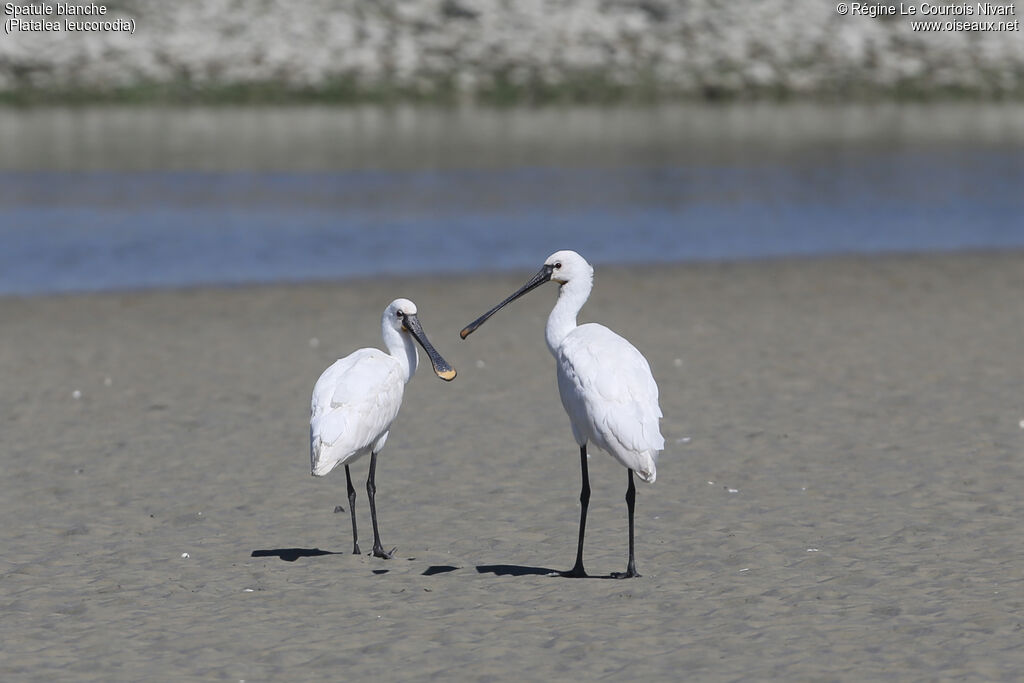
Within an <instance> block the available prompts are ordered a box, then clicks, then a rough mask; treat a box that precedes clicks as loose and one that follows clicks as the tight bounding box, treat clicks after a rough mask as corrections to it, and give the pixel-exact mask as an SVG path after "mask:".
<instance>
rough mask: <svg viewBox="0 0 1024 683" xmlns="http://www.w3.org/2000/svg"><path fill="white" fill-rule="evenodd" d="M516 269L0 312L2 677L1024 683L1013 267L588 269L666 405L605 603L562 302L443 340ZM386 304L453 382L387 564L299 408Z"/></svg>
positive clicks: (396, 476)
mask: <svg viewBox="0 0 1024 683" xmlns="http://www.w3.org/2000/svg"><path fill="white" fill-rule="evenodd" d="M543 256H545V255H544V254H539V255H538V264H539V263H540V261H541V260H542V259H543ZM531 274H532V271H531V270H527V271H523V272H514V273H502V274H500V275H492V276H484V275H478V276H460V277H445V278H439V277H437V278H416V279H382V280H367V281H360V282H349V283H341V284H337V283H323V284H314V285H301V286H266V287H246V288H234V289H230V288H229V289H194V290H183V291H161V292H144V293H116V294H102V295H81V296H60V297H40V298H24V299H20V298H5V299H0V330H2V337H3V343H2V345H0V377H2V380H3V381H2V386H0V424H2V430H0V462H2V464H3V487H4V490H3V496H2V498H0V517H2V519H3V520H4V524H3V527H2V531H0V536H2V546H3V548H4V550H5V552H4V553H3V557H2V559H0V577H2V578H0V605H2V607H3V614H4V619H3V620H2V622H0V642H2V643H3V647H2V651H0V677H2V678H3V679H4V680H8V681H15V680H41V681H42V680H46V681H51V680H75V681H111V680H125V681H128V680H132V681H137V680H168V681H169V680H225V681H240V680H245V681H266V680H288V681H304V680H354V679H356V678H367V677H371V676H372V677H373V678H374V679H375V680H389V679H430V678H438V679H449V680H474V681H484V680H583V679H604V678H608V679H618V680H621V679H624V678H625V679H636V680H639V679H644V680H680V679H686V680H726V681H728V680H823V681H828V680H842V681H862V680H900V681H906V680H937V679H954V678H955V679H961V680H1016V679H1018V678H1019V676H1020V675H1021V671H1024V647H1022V646H1024V580H1022V577H1024V570H1022V567H1024V533H1022V525H1024V521H1022V520H1024V497H1022V496H1021V487H1022V484H1024V457H1022V450H1024V428H1022V420H1024V394H1022V387H1024V356H1022V353H1021V351H1022V348H1024V346H1022V341H1021V335H1022V331H1024V253H1005V254H995V253H967V254H955V255H934V256H900V257H875V258H841V259H819V260H807V261H799V260H796V261H776V262H761V263H748V264H728V265H686V266H673V267H668V266H659V267H639V266H638V267H630V268H624V267H616V268H609V267H604V268H598V270H597V278H596V284H595V290H594V294H593V295H592V297H591V300H590V302H589V303H588V305H587V306H586V307H585V308H584V310H583V314H582V316H581V322H583V321H599V322H602V323H604V324H606V325H608V326H610V327H611V328H613V329H615V330H616V331H618V332H619V333H621V334H623V335H624V336H626V337H627V338H629V339H630V340H631V341H632V342H633V343H634V344H635V345H636V346H637V347H638V348H639V349H640V350H641V351H642V352H643V353H644V354H645V355H646V356H647V358H648V359H649V361H650V363H651V366H652V368H653V370H654V374H655V377H656V378H657V380H658V383H659V386H660V390H661V405H662V409H663V411H664V413H665V419H664V420H663V422H662V430H663V433H664V434H665V437H666V442H667V448H666V451H665V452H664V453H663V454H662V455H661V459H660V461H659V471H658V480H657V483H656V484H654V485H653V486H648V485H644V484H639V485H638V495H637V521H636V528H637V565H638V567H637V568H638V569H639V571H640V573H641V574H643V577H642V578H640V579H636V580H629V581H614V580H602V578H607V577H608V575H609V574H610V573H611V572H613V571H621V570H623V569H624V568H625V563H626V507H625V503H624V502H623V495H624V493H625V489H626V474H625V471H624V470H623V469H622V468H621V467H620V466H619V465H618V464H617V463H615V462H614V461H613V460H612V459H611V458H610V457H608V456H607V455H605V454H603V453H600V452H595V453H594V457H593V458H592V459H591V464H590V473H591V484H592V487H593V495H592V499H591V503H590V516H589V520H588V535H587V545H586V560H587V568H588V570H589V571H590V572H591V573H592V574H594V575H595V576H596V577H598V578H595V579H591V580H571V579H563V578H558V577H552V576H547V575H546V574H547V573H548V572H550V571H553V570H556V569H568V568H569V566H570V565H571V564H572V561H573V559H574V552H575V538H576V528H577V527H576V525H577V521H578V514H579V504H578V495H579V469H578V467H579V466H578V459H577V450H576V446H575V444H574V443H573V441H572V437H571V433H570V431H569V424H568V419H567V418H566V416H565V414H564V413H563V411H562V408H561V405H560V403H559V399H558V392H557V388H556V385H555V375H554V361H553V360H552V359H551V357H550V355H549V354H548V351H547V349H546V347H545V345H544V340H543V324H544V320H545V317H546V315H547V312H548V311H549V310H550V307H551V305H552V303H553V301H554V298H555V288H554V286H553V285H549V286H547V287H546V288H544V289H541V290H540V291H538V292H534V293H533V294H531V295H529V296H528V297H526V298H525V299H524V300H522V301H520V302H518V303H517V304H516V305H515V306H512V307H510V308H508V309H506V310H505V311H502V312H501V313H500V314H499V315H497V316H496V317H495V318H494V319H493V320H491V321H490V322H489V323H488V324H487V325H486V326H485V327H483V328H481V330H480V331H479V332H477V333H476V334H475V335H473V337H471V338H470V339H469V340H468V341H461V340H460V339H459V338H458V331H459V329H460V328H461V327H462V326H463V325H465V324H466V323H468V322H469V321H470V320H472V319H473V318H475V317H476V316H477V315H478V314H480V313H482V312H483V311H484V310H486V309H487V308H488V307H490V306H491V305H493V304H494V303H497V301H499V300H500V299H501V298H503V297H504V296H505V295H507V294H508V293H510V292H511V291H513V289H514V288H515V287H517V286H518V285H520V284H522V282H524V281H525V280H526V279H527V278H528V277H529V276H530V275H531ZM398 296H407V297H410V298H412V299H414V300H415V301H416V303H417V304H418V306H419V309H420V319H421V321H422V323H423V325H424V328H425V329H426V331H427V333H428V335H429V336H430V338H431V340H432V341H433V343H434V345H435V346H436V347H437V349H438V350H439V351H440V352H441V353H442V354H443V355H444V356H445V357H446V358H447V359H448V360H449V361H450V362H451V363H452V364H453V365H454V366H455V367H456V368H457V369H458V371H459V376H458V378H457V379H456V380H455V381H454V382H453V383H451V384H446V383H444V382H442V381H440V380H439V379H437V378H436V377H434V376H433V375H432V374H431V373H430V371H429V366H426V365H423V366H421V370H420V372H419V373H418V374H417V376H416V377H414V378H413V380H412V381H411V382H410V384H409V385H408V387H407V390H406V394H405V402H404V405H403V408H402V412H401V414H400V415H399V417H398V420H397V421H396V423H395V425H394V428H393V431H392V434H391V438H390V439H389V441H388V444H387V448H386V449H385V451H384V452H383V453H382V454H381V456H380V460H379V466H378V472H377V486H378V492H377V503H378V512H379V515H380V524H381V535H382V539H383V542H384V544H385V545H386V546H387V547H388V548H390V547H392V546H397V551H396V553H395V559H393V560H390V561H385V560H380V559H375V558H371V557H368V556H365V555H363V556H353V555H351V554H349V553H350V550H351V530H350V528H349V519H348V515H347V513H335V512H334V509H335V506H336V505H344V506H345V507H346V508H347V501H346V500H345V478H344V472H343V471H335V472H333V473H332V474H331V475H329V476H328V477H326V478H323V479H314V478H312V477H311V476H310V474H309V456H308V420H309V397H310V391H311V389H312V386H313V383H314V381H315V380H316V378H317V377H318V375H319V374H320V372H321V371H322V370H323V369H324V368H325V367H327V365H329V364H330V363H331V362H333V361H334V360H335V359H336V358H338V357H340V356H343V355H346V354H348V353H349V352H350V351H352V350H354V349H355V348H357V347H361V346H370V345H372V346H380V345H381V340H380V330H379V318H380V313H381V311H382V310H383V308H384V307H385V306H386V305H387V303H388V302H390V301H391V300H392V299H393V298H395V297H398ZM314 340H315V341H314ZM421 360H422V361H425V358H423V357H422V355H421ZM367 466H368V462H367V461H365V460H363V461H360V462H359V463H357V464H356V465H355V466H354V468H353V475H354V476H355V477H356V478H357V480H358V484H357V491H358V499H357V506H358V515H359V523H360V535H361V539H362V541H363V545H364V550H368V549H369V545H370V539H371V538H372V534H371V532H370V524H369V513H368V508H367V503H366V496H365V491H364V489H363V483H364V481H365V477H366V467H367Z"/></svg>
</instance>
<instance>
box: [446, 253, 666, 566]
mask: <svg viewBox="0 0 1024 683" xmlns="http://www.w3.org/2000/svg"><path fill="white" fill-rule="evenodd" d="M552 280H553V281H555V282H557V283H559V285H560V287H559V293H558V301H557V302H556V303H555V306H554V308H553V309H552V310H551V315H550V316H549V317H548V322H547V326H546V328H545V339H546V341H547V345H548V349H550V351H551V354H552V355H553V356H554V357H555V366H556V370H557V374H558V393H559V395H560V396H561V398H562V406H563V407H564V408H565V412H566V413H568V415H569V422H570V424H571V426H572V433H573V436H574V437H575V439H576V443H577V444H579V446H580V467H581V469H582V474H583V487H582V490H581V492H580V503H581V504H582V510H581V514H580V531H579V545H578V547H577V553H576V565H575V566H574V567H573V569H572V570H570V571H569V572H566V575H568V576H586V572H585V571H584V569H583V538H584V533H585V528H586V519H587V506H588V503H589V500H590V480H589V474H588V471H587V444H588V443H592V444H594V445H595V446H597V447H598V448H600V449H602V450H604V451H607V452H608V453H610V454H611V455H612V456H613V457H614V458H615V459H616V460H618V461H619V462H620V463H621V464H622V465H623V466H624V467H626V468H627V469H628V471H629V485H628V488H627V490H626V503H627V510H628V513H629V561H628V564H627V568H626V571H625V572H624V573H622V574H616V575H615V576H619V577H623V578H625V577H633V576H639V574H637V572H636V563H635V561H634V553H633V509H634V501H635V496H636V493H635V487H634V485H633V472H636V473H637V475H639V476H640V478H641V479H643V480H644V481H646V482H648V483H654V480H655V479H656V478H657V460H658V453H659V452H660V451H661V450H662V449H664V448H665V439H664V438H663V437H662V435H661V429H660V427H659V423H658V421H659V420H660V419H661V417H662V413H661V407H660V406H659V405H658V385H657V383H655V381H654V376H653V374H652V373H651V368H650V365H649V364H648V363H647V359H646V358H644V357H643V355H642V354H641V353H640V352H639V351H637V349H636V347H634V346H633V345H632V344H630V343H629V342H628V341H626V340H625V339H624V338H622V337H620V336H619V335H617V334H616V333H614V332H612V331H611V330H609V329H608V328H607V327H605V326H604V325H598V324H596V323H589V324H586V325H579V326H577V324H576V316H577V315H578V314H579V312H580V309H581V308H583V304H584V303H586V301H587V298H588V297H589V296H590V291H591V289H592V288H593V280H594V269H593V268H591V266H590V264H589V263H587V261H586V260H585V259H584V258H583V257H582V256H580V255H579V254H577V253H576V252H575V251H558V252H555V253H554V254H552V255H551V256H549V257H548V259H547V260H546V261H545V262H544V267H543V268H541V269H540V272H538V273H537V274H536V275H535V276H534V277H533V278H532V279H531V280H530V281H529V282H527V283H526V284H525V285H523V287H521V288H520V289H519V290H518V291H517V292H515V293H514V294H512V295H511V296H510V297H508V298H507V299H505V300H504V301H502V302H501V303H500V304H498V305H497V306H495V307H494V308H492V309H491V310H490V311H488V312H487V313H485V314H483V315H482V316H480V317H479V318H478V319H476V320H475V321H473V322H472V323H470V324H469V325H468V326H467V327H466V328H465V329H463V330H462V332H461V335H462V338H463V339H465V338H466V337H467V336H468V335H469V334H471V333H472V332H473V331H474V330H476V329H477V328H478V327H479V326H480V325H482V324H483V323H484V322H485V321H486V320H487V319H488V318H490V317H491V316H492V315H494V313H496V312H497V311H498V310H500V309H501V308H502V307H504V306H505V305H506V304H508V303H510V302H512V301H514V300H515V299H517V298H519V297H520V296H522V295H524V294H526V293H527V292H529V291H531V290H533V289H535V288H537V287H539V286H540V285H542V284H544V283H545V282H548V281H552Z"/></svg>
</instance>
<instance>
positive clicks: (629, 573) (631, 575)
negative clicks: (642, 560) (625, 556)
mask: <svg viewBox="0 0 1024 683" xmlns="http://www.w3.org/2000/svg"><path fill="white" fill-rule="evenodd" d="M640 576H641V575H640V572H638V571H637V570H636V569H633V568H632V567H630V568H629V569H627V570H626V571H624V572H612V578H613V579H638V578H640Z"/></svg>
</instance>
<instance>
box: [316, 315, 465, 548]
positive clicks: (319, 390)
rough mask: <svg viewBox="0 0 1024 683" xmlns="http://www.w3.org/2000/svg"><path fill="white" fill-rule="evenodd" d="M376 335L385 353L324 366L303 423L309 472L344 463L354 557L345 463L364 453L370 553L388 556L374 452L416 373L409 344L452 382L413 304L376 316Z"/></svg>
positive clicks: (365, 352) (365, 353)
mask: <svg viewBox="0 0 1024 683" xmlns="http://www.w3.org/2000/svg"><path fill="white" fill-rule="evenodd" d="M381 334H382V336H383V338H384V345H385V346H386V347H387V349H388V353H384V352H383V351H380V350H379V349H373V348H367V349H359V350H358V351H353V352H352V353H351V354H349V355H347V356H345V357H344V358H342V359H340V360H338V361H335V362H334V364H333V365H331V366H330V367H329V368H327V369H326V370H325V371H324V373H323V374H322V375H320V379H318V380H317V381H316V384H315V385H314V387H313V399H312V405H311V408H310V409H311V416H310V420H309V451H310V469H311V471H312V474H313V475H314V476H317V477H322V476H324V475H326V474H327V473H329V472H330V471H331V470H333V469H334V468H335V467H337V466H338V465H345V478H346V481H347V483H348V499H349V507H350V508H351V515H352V543H353V546H354V551H353V552H355V553H357V554H358V553H359V541H358V535H357V533H356V511H355V496H356V494H355V489H354V488H353V486H352V475H351V473H350V471H349V465H350V464H352V463H353V462H355V461H356V460H358V459H359V458H361V457H362V456H364V455H366V454H370V473H369V476H368V478H367V480H366V493H367V496H368V497H369V501H370V517H371V520H372V522H373V539H374V543H373V554H374V555H376V556H377V557H384V558H388V557H391V553H390V552H385V551H384V549H383V547H382V546H381V544H380V534H379V532H378V530H377V510H376V504H375V494H376V485H375V473H376V468H377V454H378V453H379V452H380V450H381V449H382V448H383V447H384V444H385V443H386V442H387V440H388V435H389V434H390V430H391V423H392V422H394V420H395V418H396V417H397V416H398V410H399V408H401V406H402V395H403V394H404V393H405V384H406V382H408V381H409V380H410V379H411V378H412V376H413V374H415V372H416V367H417V365H418V363H419V354H418V352H417V350H416V345H415V344H414V343H413V342H414V341H416V342H419V343H420V345H421V346H422V347H423V350H424V351H426V353H427V356H428V357H429V358H430V362H431V364H432V365H433V368H434V372H435V373H436V374H437V376H438V377H440V378H441V379H444V380H447V381H450V380H452V379H455V370H454V369H453V368H452V367H451V366H450V365H449V364H448V363H447V362H446V361H445V360H444V359H443V358H442V357H441V356H440V354H438V353H437V351H436V350H434V347H433V346H431V344H430V341H429V340H428V339H427V336H426V334H425V333H424V332H423V327H422V326H421V325H420V322H419V318H418V317H417V315H416V304H414V303H413V302H411V301H409V300H408V299H395V300H394V301H392V302H391V304H390V305H389V306H388V307H387V308H386V309H384V314H383V316H381Z"/></svg>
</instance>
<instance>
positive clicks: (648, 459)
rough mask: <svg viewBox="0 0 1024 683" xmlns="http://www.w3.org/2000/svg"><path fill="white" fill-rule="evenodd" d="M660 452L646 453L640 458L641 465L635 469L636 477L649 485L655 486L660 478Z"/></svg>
mask: <svg viewBox="0 0 1024 683" xmlns="http://www.w3.org/2000/svg"><path fill="white" fill-rule="evenodd" d="M657 459H658V451H645V452H644V453H643V454H642V457H641V458H640V464H639V465H638V466H637V467H635V468H633V471H634V472H636V476H638V477H640V478H641V479H643V480H644V481H645V482H646V483H648V484H653V483H654V480H655V479H657V478H658V464H657Z"/></svg>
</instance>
